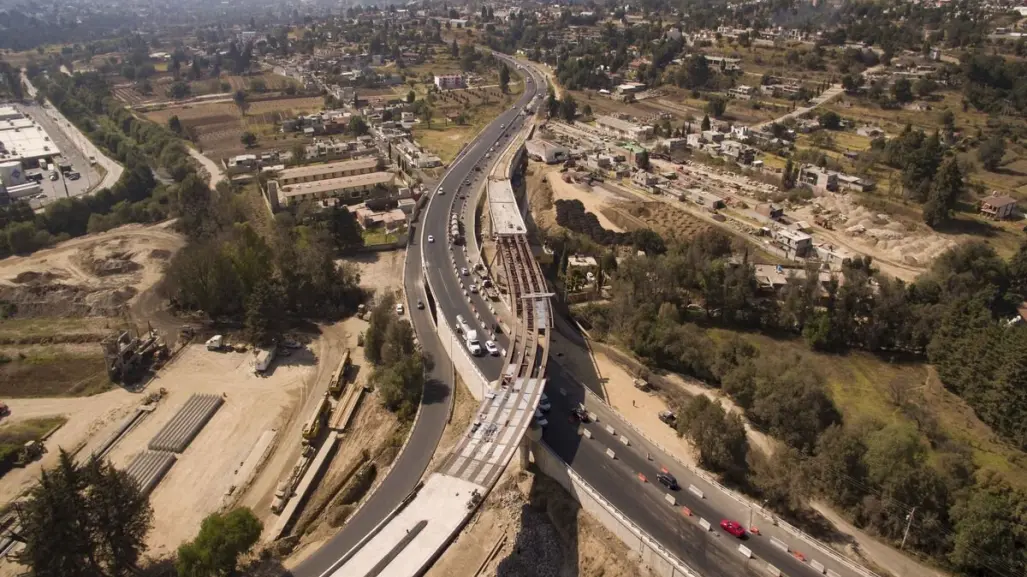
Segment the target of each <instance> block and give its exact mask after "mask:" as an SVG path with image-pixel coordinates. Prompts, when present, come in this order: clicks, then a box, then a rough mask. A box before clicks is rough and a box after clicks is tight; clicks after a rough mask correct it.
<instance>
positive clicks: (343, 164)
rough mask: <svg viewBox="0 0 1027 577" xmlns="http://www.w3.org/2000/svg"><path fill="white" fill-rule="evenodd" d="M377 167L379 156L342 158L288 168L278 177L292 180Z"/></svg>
mask: <svg viewBox="0 0 1027 577" xmlns="http://www.w3.org/2000/svg"><path fill="white" fill-rule="evenodd" d="M377 167H378V159H377V158H357V159H353V160H340V161H337V162H326V163H324V164H311V165H308V166H297V167H295V168H287V169H285V170H283V171H282V172H280V173H279V174H278V178H280V179H282V180H290V179H294V178H306V177H316V176H321V175H323V174H331V173H333V172H343V171H351V170H368V169H374V168H377Z"/></svg>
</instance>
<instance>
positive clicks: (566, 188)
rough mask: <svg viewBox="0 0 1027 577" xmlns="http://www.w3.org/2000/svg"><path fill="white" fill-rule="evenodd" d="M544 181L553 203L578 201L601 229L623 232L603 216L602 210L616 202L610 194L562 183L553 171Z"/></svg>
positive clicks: (557, 173) (561, 179)
mask: <svg viewBox="0 0 1027 577" xmlns="http://www.w3.org/2000/svg"><path fill="white" fill-rule="evenodd" d="M546 180H547V182H548V183H549V186H550V187H552V189H553V200H554V201H557V200H580V201H581V204H583V205H585V210H586V211H588V212H591V213H592V214H594V215H596V218H598V219H599V224H601V225H603V228H605V229H607V230H612V231H614V232H624V229H623V228H621V227H619V226H617V225H616V224H614V223H613V222H612V221H611V220H610V219H609V218H607V217H606V216H605V215H604V214H603V209H604V208H606V207H608V206H611V205H613V204H614V203H615V202H616V201H615V199H613V198H612V196H613V195H612V194H610V193H606V192H603V191H600V190H599V189H598V188H593V189H592V191H589V190H587V189H585V188H583V185H578V184H573V183H569V182H564V181H563V178H561V174H560V172H558V171H555V170H554V171H552V172H548V173H547V174H546Z"/></svg>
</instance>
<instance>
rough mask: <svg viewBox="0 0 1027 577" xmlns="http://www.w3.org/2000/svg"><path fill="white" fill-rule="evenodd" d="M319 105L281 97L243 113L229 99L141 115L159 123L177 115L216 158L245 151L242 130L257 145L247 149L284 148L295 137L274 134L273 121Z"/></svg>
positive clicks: (260, 102) (255, 104) (313, 100)
mask: <svg viewBox="0 0 1027 577" xmlns="http://www.w3.org/2000/svg"><path fill="white" fill-rule="evenodd" d="M322 108H324V101H323V100H322V99H321V98H282V99H276V100H255V101H253V102H250V103H249V106H248V108H247V110H246V115H245V116H243V114H242V112H241V111H240V110H239V107H238V106H236V105H235V103H234V102H230V101H228V102H224V101H220V102H207V103H194V104H185V105H178V106H169V107H167V108H163V109H161V110H155V111H152V112H147V113H146V114H145V116H146V118H147V119H148V120H151V121H153V122H156V123H158V124H162V125H163V124H167V121H168V119H169V118H171V117H172V116H178V118H179V119H180V120H181V121H182V125H183V126H184V127H185V128H186V130H191V131H193V132H194V133H195V135H196V138H197V140H198V142H197V144H198V145H199V146H200V148H201V149H202V150H203V152H204V153H206V154H207V155H209V156H211V157H212V158H213V159H215V160H220V159H222V158H226V157H229V156H233V155H236V154H241V153H243V152H245V151H247V149H246V148H245V147H244V146H243V145H242V143H241V142H240V141H239V137H240V136H241V135H242V133H243V132H244V131H249V132H252V133H254V134H256V135H257V138H258V146H257V148H255V149H250V150H249V152H253V151H254V150H256V151H261V150H265V149H269V148H278V149H281V150H286V149H288V148H289V147H290V146H291V145H292V144H293V143H294V142H296V141H297V139H296V138H293V137H292V135H281V134H278V132H277V124H278V123H279V122H281V121H282V119H285V118H291V117H294V116H296V115H298V114H305V113H310V112H315V111H318V110H321V109H322Z"/></svg>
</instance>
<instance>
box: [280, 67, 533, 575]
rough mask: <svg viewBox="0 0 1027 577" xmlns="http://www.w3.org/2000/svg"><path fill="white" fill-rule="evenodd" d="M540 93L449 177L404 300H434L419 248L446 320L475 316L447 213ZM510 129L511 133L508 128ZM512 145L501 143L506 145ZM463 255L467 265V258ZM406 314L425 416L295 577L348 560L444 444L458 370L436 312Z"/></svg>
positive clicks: (426, 223) (528, 93)
mask: <svg viewBox="0 0 1027 577" xmlns="http://www.w3.org/2000/svg"><path fill="white" fill-rule="evenodd" d="M534 91H535V88H534V84H533V83H532V84H528V85H527V88H526V89H525V91H524V93H523V94H522V96H521V98H520V99H519V100H518V102H517V105H516V106H515V107H514V108H512V109H511V110H509V111H507V112H505V113H503V114H502V115H500V116H499V117H497V118H496V119H495V120H493V121H492V123H491V124H489V125H488V126H487V127H486V128H485V129H484V130H483V131H482V132H481V133H480V134H479V135H478V138H477V139H476V140H475V141H474V142H473V143H471V144H470V145H469V149H468V150H466V151H465V152H464V153H463V154H462V155H461V156H460V157H459V158H458V159H457V160H456V162H454V163H453V165H452V166H451V167H450V169H449V171H448V172H447V173H446V175H445V177H443V179H442V182H441V184H440V188H441V189H442V190H445V191H446V194H444V195H440V196H438V197H436V198H433V199H432V200H431V204H429V205H428V209H426V210H425V211H423V212H422V217H421V222H420V223H418V224H417V226H419V227H421V229H422V231H426V232H424V233H423V235H415V236H414V238H415V239H417V240H416V241H415V242H413V243H411V245H410V246H409V247H408V250H407V257H406V265H405V266H406V269H405V271H404V272H405V283H406V286H405V288H406V294H407V299H408V300H409V303H410V305H413V304H414V303H416V302H417V299H419V298H421V299H428V300H425V302H426V303H430V302H431V300H430V298H429V297H428V296H427V295H426V293H425V288H424V287H425V283H424V281H423V278H424V275H423V274H422V271H421V250H422V249H425V250H427V251H428V252H427V253H426V254H427V255H428V259H429V262H432V263H435V262H439V263H442V262H444V263H445V265H446V266H442V265H440V266H437V267H430V269H429V271H428V272H429V274H433V275H436V276H434V277H433V281H432V282H433V283H435V286H438V287H446V288H444V289H443V290H441V291H440V294H439V295H433V296H437V298H438V299H439V301H440V302H441V303H442V305H443V307H444V309H443V310H446V311H447V312H446V313H445V314H450V315H453V316H454V317H455V315H456V314H460V312H453V311H463V314H464V317H465V318H468V319H473V318H474V316H473V315H471V313H470V309H469V307H468V303H467V299H466V298H464V297H463V293H462V291H461V289H459V285H458V283H457V280H456V274H455V273H454V272H453V268H452V265H451V263H450V260H449V253H448V248H447V247H448V244H449V243H448V241H447V239H446V236H447V233H448V230H449V213H450V211H452V210H453V203H454V201H456V202H462V201H463V199H459V198H458V194H456V191H457V189H460V191H461V194H463V193H466V192H467V191H468V190H469V188H468V187H466V186H462V183H463V182H464V181H465V180H468V179H475V180H480V179H482V178H484V175H486V174H488V166H487V165H488V164H490V163H491V162H493V161H495V160H497V158H498V155H497V154H496V153H489V149H490V148H491V147H492V146H494V145H495V144H496V143H497V141H500V139H501V137H502V136H503V135H504V134H505V133H506V132H507V131H508V130H510V129H511V128H512V127H511V123H513V121H514V118H515V117H516V116H517V111H518V110H520V109H522V108H523V107H524V106H525V105H526V104H527V102H528V100H530V99H531V98H532V96H534ZM504 124H505V125H506V127H505V128H504V127H503V126H502V125H504ZM518 125H519V123H514V128H513V129H516V128H515V127H516V126H518ZM506 140H507V139H506V138H503V142H505V141H506ZM500 148H501V146H496V151H497V152H498V151H499V150H500ZM487 153H488V154H489V155H490V157H489V158H486V157H485V155H486V154H487ZM476 165H480V166H481V171H480V172H478V171H475V170H474V167H475V166H476ZM428 234H432V235H433V236H434V237H435V242H434V243H428V242H427V240H426V238H425V240H424V241H423V243H422V240H421V239H420V237H421V236H425V237H427V235H428ZM458 252H459V254H460V257H461V259H462V258H463V252H462V251H458ZM461 262H464V265H461V266H465V265H466V262H465V261H461ZM436 279H437V280H436ZM476 305H477V306H478V307H480V308H481V310H483V311H485V312H486V313H487V311H488V308H487V307H484V301H481V300H480V299H478V300H477V301H476ZM408 311H409V318H410V320H411V322H412V323H413V325H414V330H415V331H416V334H417V335H418V338H419V339H420V344H421V348H422V349H423V350H424V351H425V352H426V353H427V354H428V355H430V356H431V358H432V359H433V360H434V365H433V367H432V370H431V372H430V373H429V375H428V380H427V383H426V385H425V390H424V395H423V398H422V403H421V410H420V414H419V416H418V418H417V421H416V422H415V423H414V429H413V431H412V433H411V435H410V439H409V441H408V442H407V444H406V446H405V448H404V449H403V452H402V453H401V454H400V455H399V457H398V458H397V459H396V461H395V463H394V465H393V467H392V469H391V470H390V472H389V474H388V476H386V478H385V480H384V481H382V484H381V485H380V486H379V487H378V488H377V489H376V490H375V492H374V493H373V494H372V495H371V497H370V498H369V499H368V500H367V502H366V503H364V505H363V506H362V507H361V508H360V509H359V510H358V511H357V513H356V514H355V515H353V517H351V518H350V520H349V521H348V522H347V523H346V525H345V526H344V527H343V529H342V531H340V532H339V533H338V534H336V535H335V536H334V537H333V538H332V539H331V540H329V541H328V542H327V543H325V544H324V545H323V546H322V547H321V548H320V549H318V550H317V551H316V552H315V553H314V554H313V555H311V556H310V557H309V558H307V559H306V560H305V561H304V562H303V563H301V564H300V565H298V566H297V567H296V568H295V569H294V570H293V571H292V574H293V575H296V576H297V577H321V576H322V575H324V574H326V573H328V572H330V571H332V570H333V569H334V567H335V566H336V565H337V563H338V560H339V559H340V558H341V557H342V556H343V555H344V554H346V553H347V552H348V551H349V550H350V549H352V548H353V547H354V546H356V545H357V544H358V543H359V542H360V540H361V539H362V538H363V537H364V536H365V535H367V534H368V533H370V532H371V531H372V530H373V529H374V528H375V527H376V526H377V525H378V524H379V523H380V522H381V521H382V520H383V519H385V518H386V517H387V516H388V514H389V513H391V512H392V511H393V510H394V509H395V508H396V507H397V506H398V505H399V503H400V502H401V501H402V500H403V499H404V498H406V497H407V496H408V495H409V494H410V492H411V491H413V489H414V487H415V486H416V485H417V483H418V481H420V479H421V475H422V474H424V471H425V470H426V469H427V467H428V463H429V462H430V461H431V458H432V455H433V454H434V452H435V448H436V447H437V446H438V443H439V440H440V439H441V438H442V432H443V430H444V429H445V427H446V422H447V421H448V419H449V411H450V405H451V404H452V401H453V384H454V379H453V366H452V363H451V361H450V359H449V357H448V356H447V354H446V352H445V351H446V346H448V345H444V343H441V342H440V341H439V339H438V336H437V335H438V333H437V332H436V331H435V326H434V324H433V320H432V317H431V307H430V306H429V307H425V309H424V310H418V309H417V308H416V306H409V307H408ZM468 315H470V316H468ZM452 322H453V319H452V318H450V323H452ZM505 338H506V337H505V336H503V337H500V344H501V346H505V344H506V341H505ZM477 360H478V362H479V363H480V365H481V366H483V367H485V368H487V369H488V370H489V371H490V373H492V372H493V371H494V374H496V375H498V374H499V370H500V369H501V366H502V360H501V359H500V358H499V357H489V356H484V357H478V359H477Z"/></svg>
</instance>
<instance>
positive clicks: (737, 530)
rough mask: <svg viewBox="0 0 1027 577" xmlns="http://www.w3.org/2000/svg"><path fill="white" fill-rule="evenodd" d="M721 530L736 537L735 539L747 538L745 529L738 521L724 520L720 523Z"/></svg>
mask: <svg viewBox="0 0 1027 577" xmlns="http://www.w3.org/2000/svg"><path fill="white" fill-rule="evenodd" d="M720 528H721V529H723V530H725V531H727V532H728V533H730V534H732V535H734V536H735V537H738V538H739V539H744V538H745V527H742V524H741V523H739V522H738V521H732V520H730V519H724V520H722V521H721V522H720Z"/></svg>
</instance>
